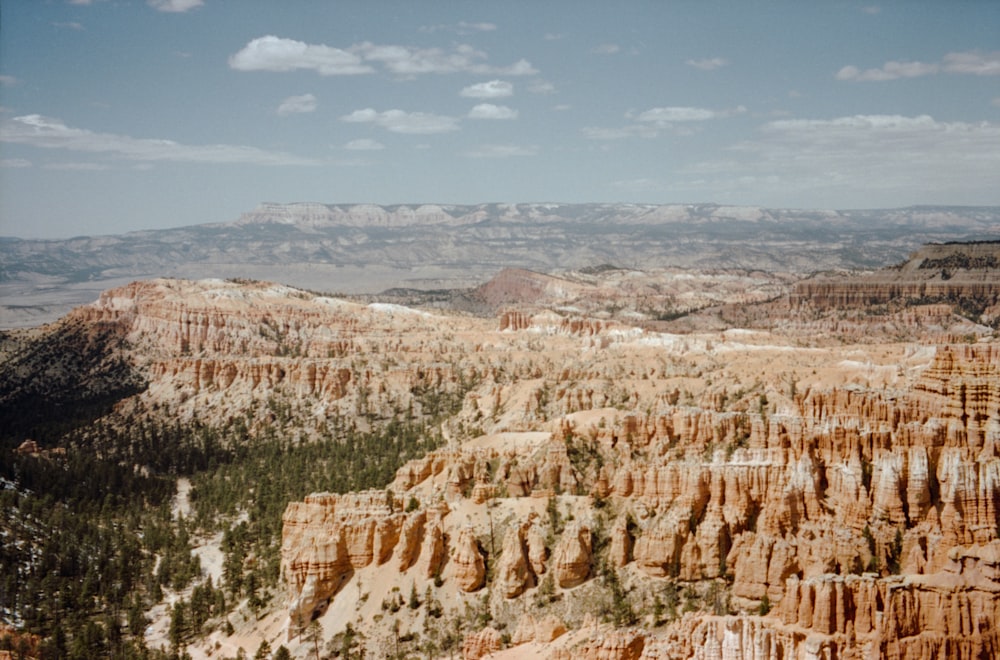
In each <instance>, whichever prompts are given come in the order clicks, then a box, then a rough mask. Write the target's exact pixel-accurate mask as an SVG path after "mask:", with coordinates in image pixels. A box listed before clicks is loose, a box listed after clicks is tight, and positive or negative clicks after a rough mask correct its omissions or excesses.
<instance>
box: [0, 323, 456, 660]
mask: <svg viewBox="0 0 1000 660" xmlns="http://www.w3.org/2000/svg"><path fill="white" fill-rule="evenodd" d="M109 341H110V339H109ZM83 348H84V349H86V348H87V347H86V346H84V347H83ZM105 348H106V345H104V346H103V347H102V346H98V347H91V349H87V350H86V351H85V352H86V353H87V355H84V356H83V357H79V356H78V357H77V358H73V359H74V360H76V362H78V363H79V364H75V366H74V365H70V366H71V369H70V370H71V371H72V369H76V368H80V369H83V370H84V371H86V370H90V372H91V373H94V372H95V371H96V372H100V374H103V376H101V377H102V378H104V379H105V380H107V381H109V382H110V381H114V379H115V378H116V377H121V378H123V379H125V381H124V382H126V385H125V386H121V387H118V389H109V388H105V387H103V386H102V388H101V389H102V391H101V393H100V395H99V396H98V395H96V394H93V395H92V394H91V393H90V392H89V391H87V390H86V389H85V387H84V386H85V385H92V384H93V382H94V380H90V381H87V383H84V382H83V381H84V379H80V382H79V383H76V381H74V383H76V385H78V386H79V389H77V390H74V389H73V386H74V385H73V383H70V384H69V385H68V387H69V389H68V390H67V392H69V394H67V393H63V394H60V395H59V396H58V397H57V396H56V395H54V394H53V395H47V396H40V398H38V399H37V402H36V400H35V399H33V398H32V396H34V395H31V396H29V394H31V393H34V392H35V389H37V388H35V389H33V388H34V385H32V384H31V383H28V382H27V381H18V380H17V379H16V378H14V377H13V376H11V371H10V370H6V369H5V372H4V374H3V376H4V379H5V380H4V382H2V383H0V389H2V391H0V395H3V396H4V397H5V398H4V399H3V400H5V401H7V402H11V401H15V402H19V405H22V406H23V407H24V410H23V413H24V414H23V415H22V414H21V412H22V411H18V410H16V409H14V408H12V406H11V405H8V403H5V404H4V406H3V409H2V417H3V418H4V419H5V420H8V421H9V420H18V421H17V423H12V424H8V425H7V426H3V427H2V430H0V451H2V456H3V458H2V460H0V533H2V534H3V543H0V615H2V616H3V618H5V619H8V620H12V621H16V622H18V623H19V626H18V627H19V628H20V629H22V630H24V631H25V632H27V633H30V634H33V635H38V636H39V637H40V638H41V643H40V645H39V648H38V651H37V654H38V657H39V658H40V659H41V660H47V659H49V658H53V659H54V658H60V659H62V658H68V659H70V660H75V659H77V658H79V659H83V658H96V657H107V658H153V659H154V660H156V659H159V658H180V657H184V656H185V655H186V654H185V653H184V647H185V645H186V644H188V643H190V642H192V641H193V640H195V639H196V638H198V637H200V636H201V635H203V634H204V633H206V632H209V631H211V630H213V629H217V628H223V629H225V628H226V627H227V623H228V622H227V620H226V615H227V614H228V613H229V612H231V611H232V610H233V609H234V608H235V607H236V606H237V605H238V604H239V603H240V602H242V601H243V600H244V599H246V602H247V604H248V606H249V607H250V609H251V610H254V611H260V610H261V609H262V608H264V607H265V606H266V605H267V602H268V600H269V599H270V598H271V597H272V595H273V594H274V592H275V587H276V585H277V580H278V568H279V550H280V534H281V515H282V513H283V512H284V510H285V507H286V506H287V504H288V502H289V501H294V500H301V499H302V498H303V497H304V496H305V495H307V494H308V493H310V492H315V491H333V492H346V491H353V490H363V489H368V488H382V487H384V486H385V484H387V483H389V482H390V481H391V480H392V479H393V477H394V476H395V472H396V470H397V469H398V468H399V467H400V466H401V465H402V464H403V463H404V462H405V461H407V460H409V459H411V458H415V457H419V456H422V455H423V454H425V453H426V452H427V451H429V450H431V449H433V448H435V447H437V446H439V445H440V444H441V442H442V439H441V437H440V434H439V432H438V431H437V430H436V429H437V427H438V425H439V422H440V420H441V419H442V418H444V417H445V416H448V415H452V414H454V413H455V412H456V411H457V410H458V408H459V406H460V405H461V401H462V398H463V396H464V393H465V391H466V389H467V388H468V387H470V385H469V384H468V383H465V382H461V383H459V387H457V388H455V391H447V392H444V391H436V390H435V391H432V390H430V389H429V388H428V389H427V390H425V391H414V392H413V394H414V400H415V403H416V404H418V405H419V406H420V407H419V409H420V410H422V411H424V413H425V414H424V416H423V417H419V418H417V417H415V416H414V415H413V414H412V412H410V411H401V412H398V413H397V414H395V415H393V416H392V417H391V418H388V419H384V418H377V417H375V416H374V415H368V416H367V420H366V423H365V427H364V429H359V428H358V426H357V424H356V422H355V421H354V420H353V418H342V417H338V416H333V417H329V418H327V419H326V420H325V425H324V426H322V427H321V428H319V429H318V432H317V439H315V440H307V439H303V438H302V437H301V428H302V422H301V416H300V415H299V412H298V411H297V410H296V409H295V408H294V407H293V406H292V405H290V404H289V403H288V402H287V401H285V400H282V399H280V398H278V397H277V396H276V397H272V399H271V400H270V401H268V402H267V403H266V411H267V419H269V420H270V423H268V424H262V423H261V422H260V415H259V414H258V415H257V417H253V416H252V413H247V415H246V416H235V417H232V418H230V419H229V420H227V421H226V422H225V423H223V424H222V425H220V426H207V425H205V424H200V423H191V424H182V423H180V422H179V421H177V420H176V419H174V421H170V422H156V421H153V420H160V419H170V415H169V414H168V413H167V412H166V411H163V410H156V409H155V408H154V409H153V410H148V411H145V412H136V413H134V416H132V415H129V416H117V415H114V414H112V415H110V416H106V417H103V418H102V419H101V420H100V421H95V420H97V418H98V417H100V416H102V415H106V414H107V413H108V412H109V410H110V406H111V404H112V403H114V402H115V401H116V400H119V399H120V398H122V397H124V396H127V395H129V394H131V393H133V392H134V391H136V388H137V387H138V386H139V385H138V384H137V383H138V381H136V380H135V379H134V378H133V377H132V376H131V373H130V372H128V370H127V369H125V370H123V367H122V365H120V364H117V363H111V364H110V365H105V364H104V363H103V362H102V359H101V358H100V357H99V355H100V353H102V352H103V350H104V349H105ZM53 350H54V349H53ZM90 352H93V355H92V356H90V355H89V353H90ZM102 369H103V371H102ZM126 377H127V378H126ZM98 380H100V379H98ZM102 382H103V381H102ZM57 386H58V387H60V388H61V387H62V384H57ZM74 391H75V392H76V394H73V392H74ZM19 393H27V394H23V395H22V394H19ZM59 397H61V398H59ZM54 402H55V403H54ZM56 404H58V405H56ZM33 406H35V407H33ZM45 406H49V412H48V414H47V415H46V414H45V413H44V409H45ZM258 413H259V411H258ZM25 437H33V438H34V439H37V440H38V442H39V444H40V446H41V447H42V448H43V451H41V452H38V453H34V454H32V453H27V454H23V455H22V454H19V453H17V452H15V451H14V450H15V448H16V447H17V446H18V445H19V444H20V443H21V442H22V441H23V440H24V438H25ZM54 446H58V447H59V448H60V449H59V450H58V451H45V448H51V447H54ZM179 476H186V477H188V478H190V480H191V482H192V485H193V487H192V490H191V493H190V499H191V505H192V511H191V515H190V517H189V518H187V519H185V518H179V519H178V518H175V516H174V515H173V512H172V511H171V506H172V502H173V498H174V496H175V494H176V483H177V478H178V477H179ZM412 504H413V503H412V502H411V503H410V505H411V506H412ZM418 505H419V503H418ZM220 531H221V532H222V533H223V542H222V546H223V551H224V565H223V577H222V580H220V582H219V583H218V584H214V583H213V582H212V580H211V579H205V578H204V577H203V576H202V572H201V566H200V563H199V561H198V559H197V557H196V556H195V555H193V554H192V548H193V545H194V539H195V537H197V536H201V535H209V534H212V533H216V532H220ZM167 589H170V590H174V591H180V590H185V589H190V590H189V591H185V592H184V594H185V595H184V597H183V598H178V599H177V600H176V601H175V604H174V606H173V607H172V609H171V610H170V627H169V640H170V642H171V650H170V651H169V652H161V651H157V650H151V649H148V648H146V645H145V641H144V630H145V628H146V626H147V625H148V623H149V622H148V621H147V619H146V615H145V612H146V611H147V610H148V609H149V608H150V607H151V606H152V605H154V604H155V603H157V602H159V601H160V600H161V599H162V597H163V593H164V591H165V590H167ZM416 602H418V603H419V598H418V599H416ZM411 606H412V599H411ZM356 648H357V638H354V639H349V640H346V642H345V645H344V647H343V651H345V652H346V654H347V656H345V657H349V654H351V653H352V650H353V649H356ZM279 651H280V649H279ZM286 651H287V650H286Z"/></svg>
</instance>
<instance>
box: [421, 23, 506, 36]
mask: <svg viewBox="0 0 1000 660" xmlns="http://www.w3.org/2000/svg"><path fill="white" fill-rule="evenodd" d="M496 29H497V26H496V23H486V22H483V23H469V22H467V21H460V22H458V23H445V24H441V25H425V26H423V27H421V28H420V31H421V32H428V33H434V32H438V31H441V30H443V31H446V32H455V33H457V34H472V33H475V32H492V31H494V30H496Z"/></svg>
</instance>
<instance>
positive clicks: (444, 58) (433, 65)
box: [229, 35, 538, 77]
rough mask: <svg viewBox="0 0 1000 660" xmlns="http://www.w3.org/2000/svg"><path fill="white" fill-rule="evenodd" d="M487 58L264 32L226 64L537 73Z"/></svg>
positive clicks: (324, 70)
mask: <svg viewBox="0 0 1000 660" xmlns="http://www.w3.org/2000/svg"><path fill="white" fill-rule="evenodd" d="M486 59H487V55H486V53H484V52H482V51H479V50H476V49H475V48H473V47H472V46H468V45H459V46H456V47H455V48H454V49H453V50H451V51H445V50H442V49H440V48H410V47H408V46H395V45H379V44H373V43H371V42H367V41H366V42H364V43H360V44H355V45H353V46H351V47H350V48H348V49H346V50H345V49H341V48H334V47H331V46H327V45H325V44H307V43H305V42H302V41H296V40H294V39H284V38H281V37H276V36H273V35H267V36H264V37H258V38H256V39H254V40H252V41H250V42H249V43H247V45H246V46H244V47H243V48H242V49H240V50H239V51H238V52H237V53H235V54H234V55H232V56H231V57H230V58H229V66H230V67H232V68H233V69H237V70H240V71H295V70H299V69H307V70H309V69H311V70H314V71H316V72H317V73H319V74H320V75H324V76H333V75H355V74H364V73H374V72H375V70H376V69H375V65H378V66H381V67H383V68H384V69H385V70H387V71H388V72H390V73H393V74H396V75H399V76H404V77H411V76H415V75H419V74H428V73H438V74H444V73H473V74H478V75H500V76H528V75H534V74H536V73H538V71H537V70H536V69H535V68H534V67H533V66H532V65H531V63H530V62H528V61H527V60H524V59H521V60H518V61H517V62H514V63H513V64H510V65H508V66H499V67H498V66H492V65H490V64H488V63H487V62H486Z"/></svg>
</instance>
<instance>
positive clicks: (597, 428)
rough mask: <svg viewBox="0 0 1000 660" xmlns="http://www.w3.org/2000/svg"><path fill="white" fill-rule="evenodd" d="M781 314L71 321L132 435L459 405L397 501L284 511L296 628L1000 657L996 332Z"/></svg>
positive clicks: (147, 313) (162, 297)
mask: <svg viewBox="0 0 1000 660" xmlns="http://www.w3.org/2000/svg"><path fill="white" fill-rule="evenodd" d="M935 258H942V259H943V258H945V257H935ZM786 313H788V314H790V315H792V316H790V317H789V318H788V324H789V325H788V327H789V328H790V329H789V330H788V331H787V332H786V333H785V334H781V333H780V332H778V331H774V332H760V331H749V330H736V329H730V330H726V331H717V332H705V333H692V334H687V335H672V334H667V333H658V332H652V331H649V330H642V329H640V328H637V327H631V326H628V325H626V324H625V323H623V322H619V321H612V320H609V319H607V318H590V317H584V316H581V315H575V314H572V313H570V312H566V311H565V310H564V311H563V312H562V313H557V312H554V311H544V310H541V311H539V310H531V311H518V310H509V311H507V312H505V313H503V314H502V315H501V317H500V318H499V319H486V320H483V319H475V318H470V317H460V316H443V315H431V314H428V313H424V312H418V311H414V310H411V309H406V308H402V307H396V306H390V305H378V304H375V305H367V306H365V305H357V304H352V303H347V302H344V301H339V300H334V299H331V298H326V297H323V296H318V295H315V294H310V293H307V292H302V291H297V290H294V289H288V288H286V287H278V286H274V285H268V284H260V283H240V282H222V281H217V280H216V281H204V282H196V283H195V282H183V281H174V280H158V281H152V282H144V283H136V284H133V285H130V286H129V287H125V288H122V289H118V290H114V291H111V292H108V293H107V294H105V295H103V296H102V297H101V299H100V300H99V301H98V302H97V303H95V304H93V305H90V306H87V307H84V308H81V309H79V310H78V311H77V312H75V313H74V314H73V315H72V316H71V317H70V318H69V319H68V320H67V321H66V323H67V324H68V325H69V326H72V327H81V328H101V329H102V332H103V333H105V334H106V335H108V336H112V337H114V338H116V341H117V342H118V343H116V344H115V346H119V344H120V347H118V348H116V349H115V350H116V351H120V353H118V354H116V355H117V357H119V358H120V359H121V361H126V362H127V363H128V365H129V369H128V372H129V373H139V374H141V375H142V376H143V377H144V379H145V382H146V383H147V385H146V387H145V389H144V390H143V392H142V393H141V394H138V395H136V396H132V397H130V398H126V399H123V400H121V401H120V402H119V403H118V405H117V414H119V415H126V414H132V413H135V412H137V411H138V412H142V413H143V414H149V415H153V414H159V415H166V416H169V417H170V418H179V419H182V420H184V419H197V420H199V421H200V422H202V423H205V424H211V423H224V422H225V420H227V419H228V418H229V417H230V416H232V415H234V414H237V413H240V414H247V415H249V416H250V417H251V418H252V419H253V420H254V423H255V424H257V425H259V426H261V427H266V426H267V425H268V424H271V423H272V422H273V420H272V419H270V417H269V416H274V415H279V414H287V415H292V416H295V418H296V420H297V422H298V423H299V427H298V428H301V429H302V432H301V435H300V436H299V438H300V441H303V442H308V441H309V439H310V438H311V437H313V436H321V435H322V434H324V433H326V432H327V431H326V428H327V427H326V423H327V421H329V420H331V419H345V418H350V419H353V420H357V423H359V424H372V425H376V424H378V423H380V422H381V421H385V420H391V419H396V418H397V417H402V416H406V415H412V416H414V417H417V416H424V418H429V417H430V411H431V410H432V409H435V410H437V409H440V408H441V405H440V399H441V397H443V396H446V395H449V396H454V397H460V398H461V406H460V409H459V410H458V412H457V413H455V414H453V415H451V416H450V417H446V418H444V421H443V422H442V423H441V425H440V429H435V431H436V432H437V431H438V430H439V431H440V434H441V435H442V437H443V438H445V440H447V446H445V447H444V448H441V449H438V450H436V451H433V452H431V453H430V454H428V455H426V456H423V457H421V458H419V459H415V460H412V461H409V462H407V463H406V464H405V465H403V466H402V467H401V468H400V469H399V470H398V471H397V473H396V476H395V479H394V480H393V481H392V482H391V483H389V484H385V488H384V489H379V490H375V491H365V492H360V493H343V494H332V493H317V494H314V495H311V496H309V497H307V498H305V499H304V500H303V501H301V502H291V503H289V505H288V508H287V510H286V511H285V514H284V518H283V533H282V540H281V564H280V575H281V579H282V581H283V585H284V589H285V598H284V599H283V601H282V602H283V605H282V607H284V609H285V612H286V613H287V622H286V623H287V630H288V633H289V634H290V635H295V634H296V633H297V632H298V630H299V629H300V628H301V626H302V625H304V624H307V623H308V622H309V621H310V620H311V619H313V618H314V617H319V618H321V619H322V620H323V622H324V626H325V629H326V630H327V631H328V632H329V633H331V634H333V633H336V632H339V631H341V630H343V626H344V625H345V624H346V623H347V622H349V621H353V620H354V617H355V615H356V616H357V617H363V621H362V623H363V624H364V625H365V626H370V628H371V631H372V637H373V638H375V637H377V636H378V635H382V636H383V637H384V638H385V639H389V637H388V636H389V635H390V633H393V634H394V636H395V640H394V641H395V642H396V643H399V642H398V640H399V639H400V638H401V637H405V636H406V635H409V634H411V633H415V632H419V631H421V630H422V631H423V633H422V634H426V635H431V631H436V632H435V634H438V635H439V636H441V637H443V636H445V635H446V634H448V635H452V636H454V635H456V634H458V632H457V629H456V630H445V629H444V628H442V627H441V626H440V625H439V624H437V623H435V621H437V619H438V618H441V619H442V620H455V619H457V618H462V617H464V618H463V620H465V621H470V622H473V623H468V624H464V625H466V628H463V629H462V630H461V631H459V632H462V633H463V634H464V633H466V632H468V633H470V634H469V636H468V638H467V639H466V640H465V642H466V644H465V645H464V646H465V648H466V649H467V650H466V654H467V655H468V656H469V657H475V656H477V654H478V655H481V654H483V653H488V652H495V651H499V652H501V653H503V652H506V651H507V650H511V651H516V648H514V649H504V647H508V646H509V645H510V644H513V643H514V641H515V640H521V641H522V642H523V643H524V644H532V645H535V646H536V647H537V649H541V650H540V651H539V652H541V653H544V654H545V655H546V656H548V657H579V658H590V657H593V658H597V657H601V658H626V657H628V658H631V657H635V658H638V657H644V658H663V657H682V658H683V657H699V658H702V657H703V658H710V657H734V658H736V657H748V658H757V657H760V658H763V657H769V658H770V657H838V658H860V657H870V656H872V655H881V656H885V657H894V658H920V657H960V658H962V657H968V658H973V657H982V656H989V655H991V654H996V653H997V650H998V649H1000V640H998V635H1000V632H998V630H1000V628H998V627H997V626H996V624H995V622H996V621H997V620H998V618H1000V612H998V602H1000V577H998V573H1000V559H998V555H1000V348H998V344H997V342H996V341H995V340H990V339H984V340H983V341H979V342H977V343H959V344H947V343H946V344H938V345H935V344H931V343H924V344H919V343H896V342H890V341H884V342H877V341H871V342H868V343H861V344H849V345H839V344H836V342H829V343H828V344H823V345H816V344H818V343H819V342H814V341H813V340H812V338H809V337H806V335H805V334H804V333H801V332H800V331H801V328H802V327H803V326H800V325H795V323H796V322H797V319H800V318H801V317H796V316H794V314H795V311H794V310H791V309H790V308H788V307H787V305H786ZM880 336H884V335H880ZM876 339H877V337H876ZM102 364H103V362H102ZM456 400H457V398H456ZM272 401H277V402H279V403H280V404H281V405H283V406H285V407H284V408H282V407H281V406H277V407H272V406H271V405H270V403H269V402H272ZM406 588H409V589H410V591H411V594H412V597H411V598H410V599H409V600H410V601H412V602H414V603H416V604H417V606H416V607H411V606H409V604H407V606H406V607H405V611H412V612H413V614H411V615H409V616H410V619H409V620H406V621H404V623H402V624H400V625H401V626H403V627H402V628H401V629H396V630H392V628H391V627H390V626H391V623H390V622H391V621H393V620H395V621H397V622H398V621H400V619H399V618H395V619H393V618H392V617H391V616H390V614H392V613H393V612H394V610H393V609H392V608H394V607H395V608H396V610H399V609H401V603H402V597H403V595H405V589H406ZM401 591H402V592H403V593H400V592H401ZM380 603H381V605H380ZM430 603H439V604H438V605H435V608H434V609H435V611H437V612H438V614H437V617H435V616H434V615H432V614H431V613H430V611H431V607H430ZM445 611H446V612H447V614H448V616H447V617H442V612H445ZM587 615H591V617H592V618H588V616H587ZM376 617H378V618H377V619H376ZM543 618H544V620H546V621H548V622H549V623H548V624H546V626H544V628H545V630H539V628H538V625H537V620H542V619H543ZM596 618H599V619H601V620H602V621H603V623H597V622H595V621H594V620H592V619H596ZM522 623H523V632H522V633H519V634H517V635H515V634H514V633H515V632H517V630H519V629H520V628H521V627H522V626H521V625H520V624H522ZM435 626H437V627H435ZM563 628H565V629H567V632H566V633H565V634H563V633H562V632H560V634H556V633H555V632H554V631H556V630H559V631H562V629H563ZM376 632H377V634H376ZM473 632H474V633H475V634H474V635H473V634H471V633H473ZM372 643H373V644H375V642H374V641H373V642H372ZM379 643H383V642H379ZM384 643H385V644H388V642H384ZM379 648H382V649H383V650H385V649H388V648H389V646H383V647H379ZM560 654H561V655H560Z"/></svg>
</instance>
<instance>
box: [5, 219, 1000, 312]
mask: <svg viewBox="0 0 1000 660" xmlns="http://www.w3.org/2000/svg"><path fill="white" fill-rule="evenodd" d="M997 237H1000V207H909V208H902V209H879V210H854V211H821V210H819V211H817V210H789V209H766V208H760V207H742V206H739V207H737V206H720V205H716V204H692V205H679V204H678V205H644V204H476V205H435V204H424V205H396V206H379V205H374V204H318V203H295V204H275V203H264V204H261V205H259V206H258V207H257V208H256V209H254V210H253V211H250V212H248V213H245V214H243V216H242V217H241V218H240V219H239V220H237V221H235V222H229V223H218V224H207V225H195V226H187V227H178V228H175V229H165V230H153V231H140V232H130V233H127V234H122V235H117V236H95V237H76V238H71V239H67V240H23V239H18V238H9V237H8V238H2V239H0V298H2V308H0V327H19V326H29V325H37V324H39V323H44V322H49V321H52V320H55V319H56V318H58V317H59V316H61V315H62V314H64V313H66V312H67V311H68V310H69V309H70V308H72V307H73V306H75V305H78V304H82V303H85V302H89V301H91V300H94V299H95V298H96V297H97V295H98V294H99V292H100V291H101V290H104V289H106V288H108V287H110V286H115V285H120V284H124V283H126V282H128V281H131V280H134V279H141V278H147V277H156V276H178V277H194V278H197V277H246V278H257V279H265V280H273V281H280V282H284V283H287V284H292V285H295V286H301V287H306V288H310V289H315V290H322V291H335V292H345V293H375V292H379V291H382V290H384V289H387V288H392V287H407V288H415V289H439V288H456V287H468V286H472V285H475V284H479V283H482V282H483V281H485V280H487V279H489V278H490V277H492V276H493V275H495V274H496V273H497V272H498V271H500V270H501V269H503V268H506V267H520V268H528V269H533V270H538V271H542V272H554V271H560V270H564V269H579V268H586V267H593V266H598V265H601V264H607V263H611V264H615V265H618V266H623V267H630V268H639V269H649V268H663V267H684V268H726V269H763V270H768V271H782V272H791V273H809V272H815V271H820V270H837V269H847V270H854V269H871V268H876V267H880V266H885V265H889V264H892V263H896V262H899V261H901V260H902V259H903V258H905V257H906V256H907V255H908V254H909V253H910V252H912V251H913V250H915V249H916V248H917V247H918V246H920V245H921V244H924V243H928V242H935V241H949V240H975V239H991V238H992V239H995V238H997Z"/></svg>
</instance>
